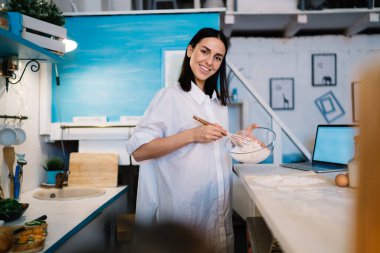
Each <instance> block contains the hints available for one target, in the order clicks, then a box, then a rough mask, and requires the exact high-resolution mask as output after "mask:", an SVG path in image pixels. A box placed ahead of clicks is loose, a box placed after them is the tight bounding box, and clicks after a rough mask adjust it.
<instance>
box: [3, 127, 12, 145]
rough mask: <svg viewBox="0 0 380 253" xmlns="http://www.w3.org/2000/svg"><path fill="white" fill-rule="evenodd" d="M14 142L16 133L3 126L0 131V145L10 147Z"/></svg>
mask: <svg viewBox="0 0 380 253" xmlns="http://www.w3.org/2000/svg"><path fill="white" fill-rule="evenodd" d="M15 142H16V132H15V131H14V130H13V129H12V128H10V127H8V126H4V127H3V128H1V129H0V145H3V146H12V145H13V144H14V143H15Z"/></svg>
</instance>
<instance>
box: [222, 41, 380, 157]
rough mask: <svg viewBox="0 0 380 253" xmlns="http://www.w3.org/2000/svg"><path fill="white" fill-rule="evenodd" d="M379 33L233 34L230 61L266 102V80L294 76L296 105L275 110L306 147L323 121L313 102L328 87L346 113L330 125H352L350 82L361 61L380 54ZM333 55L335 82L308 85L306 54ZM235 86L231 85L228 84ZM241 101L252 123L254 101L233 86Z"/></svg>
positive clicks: (267, 97)
mask: <svg viewBox="0 0 380 253" xmlns="http://www.w3.org/2000/svg"><path fill="white" fill-rule="evenodd" d="M379 41H380V35H358V36H355V37H351V38H349V37H344V36H332V35H329V36H315V37H296V38H290V39H285V38H232V39H231V49H230V51H229V53H228V57H229V60H230V61H231V62H233V63H234V64H235V65H236V66H237V67H238V68H242V72H243V74H244V75H245V77H246V78H247V79H248V80H250V85H252V86H253V87H254V89H256V90H257V91H258V92H259V93H260V95H261V96H262V97H263V98H264V99H265V100H266V101H267V102H268V104H269V79H270V78H277V77H291V78H294V86H295V109H294V110H290V111H279V110H276V113H277V114H278V116H279V117H280V118H281V120H282V121H283V122H284V123H285V124H286V125H287V126H288V128H289V129H291V130H292V131H293V133H295V135H296V136H297V137H298V138H299V139H300V141H301V142H302V143H303V144H304V145H305V146H306V147H307V148H308V149H309V150H310V151H311V150H312V147H313V143H314V140H313V137H314V133H315V129H316V126H317V125H318V124H327V122H326V121H325V120H324V118H323V116H322V115H321V114H320V112H319V111H318V109H317V107H316V105H315V104H314V100H315V99H316V98H318V97H320V96H321V95H323V94H325V93H326V92H328V91H330V90H331V91H332V92H333V93H334V95H335V96H336V98H337V99H338V101H339V103H340V104H341V105H342V106H343V108H344V110H345V112H346V114H345V115H344V116H343V117H341V118H339V119H337V120H336V121H334V122H331V123H332V124H348V123H352V104H351V82H352V81H358V80H357V78H358V73H359V69H360V66H361V63H362V62H363V61H366V60H369V59H371V58H374V57H380V44H379V43H378V42H379ZM316 53H335V54H336V55H337V86H330V87H313V86H312V84H311V55H312V54H316ZM233 85H234V84H232V86H233ZM238 89H239V96H240V98H241V99H243V100H244V101H245V108H246V109H247V108H248V109H247V110H245V112H244V120H245V121H244V124H245V125H247V124H249V123H251V122H257V111H255V108H256V102H255V101H254V100H252V99H251V97H250V96H248V95H247V94H244V90H243V89H242V88H241V87H240V86H238Z"/></svg>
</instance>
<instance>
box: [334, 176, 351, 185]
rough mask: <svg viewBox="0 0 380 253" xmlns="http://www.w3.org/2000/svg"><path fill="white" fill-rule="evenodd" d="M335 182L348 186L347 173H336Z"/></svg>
mask: <svg viewBox="0 0 380 253" xmlns="http://www.w3.org/2000/svg"><path fill="white" fill-rule="evenodd" d="M335 184H336V185H337V186H339V187H347V186H348V175H347V174H338V175H336V177H335Z"/></svg>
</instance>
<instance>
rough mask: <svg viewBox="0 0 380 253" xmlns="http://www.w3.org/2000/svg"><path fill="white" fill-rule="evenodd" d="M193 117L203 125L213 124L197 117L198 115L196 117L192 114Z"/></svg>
mask: <svg viewBox="0 0 380 253" xmlns="http://www.w3.org/2000/svg"><path fill="white" fill-rule="evenodd" d="M193 119H195V120H196V121H199V122H200V123H202V124H203V125H214V124H212V123H210V122H208V121H207V120H204V119H202V118H199V117H197V116H195V115H193Z"/></svg>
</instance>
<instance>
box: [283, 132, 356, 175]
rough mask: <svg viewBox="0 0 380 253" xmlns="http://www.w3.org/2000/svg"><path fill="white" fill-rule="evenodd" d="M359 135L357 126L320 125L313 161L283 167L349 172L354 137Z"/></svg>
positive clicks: (353, 151)
mask: <svg viewBox="0 0 380 253" xmlns="http://www.w3.org/2000/svg"><path fill="white" fill-rule="evenodd" d="M358 134H359V127H358V126H357V125H318V127H317V133H316V136H315V143H314V150H313V158H312V161H311V162H301V163H285V164H281V166H283V167H287V168H293V169H300V170H312V171H315V172H318V173H320V172H334V171H344V170H347V164H348V162H349V161H350V159H352V158H353V157H354V153H355V143H354V137H355V136H356V135H358Z"/></svg>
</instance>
